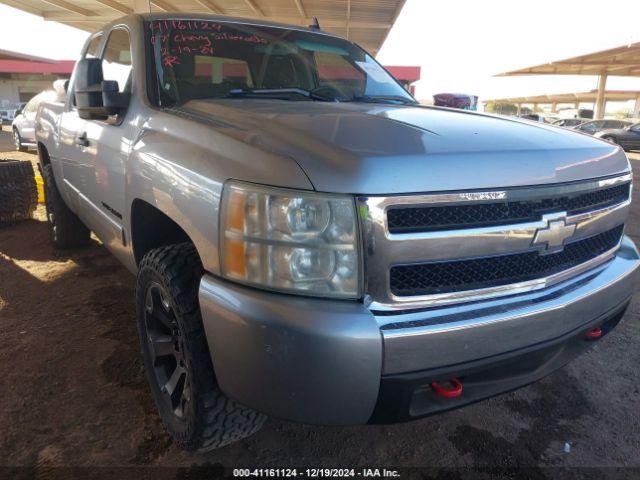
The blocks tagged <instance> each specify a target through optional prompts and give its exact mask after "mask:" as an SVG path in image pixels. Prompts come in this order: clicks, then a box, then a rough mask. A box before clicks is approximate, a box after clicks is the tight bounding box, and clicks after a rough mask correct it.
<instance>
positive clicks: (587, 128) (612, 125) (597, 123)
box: [574, 120, 631, 135]
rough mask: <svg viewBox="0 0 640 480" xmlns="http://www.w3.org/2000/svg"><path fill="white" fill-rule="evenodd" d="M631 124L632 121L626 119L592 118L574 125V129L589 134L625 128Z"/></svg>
mask: <svg viewBox="0 0 640 480" xmlns="http://www.w3.org/2000/svg"><path fill="white" fill-rule="evenodd" d="M629 125H631V122H628V121H626V120H591V121H589V122H584V123H581V124H580V125H578V126H576V127H574V130H578V131H579V132H582V133H587V134H589V135H594V134H595V133H596V132H600V131H602V130H611V129H618V128H624V127H628V126H629Z"/></svg>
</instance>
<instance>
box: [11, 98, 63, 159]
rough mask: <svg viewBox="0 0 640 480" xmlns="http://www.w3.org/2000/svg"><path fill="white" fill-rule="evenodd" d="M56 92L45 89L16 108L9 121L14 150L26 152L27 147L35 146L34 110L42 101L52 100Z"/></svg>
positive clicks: (33, 147)
mask: <svg viewBox="0 0 640 480" xmlns="http://www.w3.org/2000/svg"><path fill="white" fill-rule="evenodd" d="M55 99H56V92H55V91H53V90H47V91H44V92H40V93H39V94H37V95H36V96H34V97H33V98H32V99H31V100H29V101H28V102H27V103H26V104H25V106H24V107H21V108H19V109H18V110H16V116H15V118H14V119H13V121H12V122H11V131H12V133H13V144H14V146H15V148H16V150H18V151H20V152H26V151H27V150H28V149H30V148H32V149H35V148H36V131H35V125H36V112H37V111H38V106H39V105H40V104H41V103H42V102H44V101H54V100H55Z"/></svg>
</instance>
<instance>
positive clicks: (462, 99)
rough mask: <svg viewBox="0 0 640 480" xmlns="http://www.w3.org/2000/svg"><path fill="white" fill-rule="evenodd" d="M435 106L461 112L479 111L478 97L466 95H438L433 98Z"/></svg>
mask: <svg viewBox="0 0 640 480" xmlns="http://www.w3.org/2000/svg"><path fill="white" fill-rule="evenodd" d="M433 104H434V105H436V106H439V107H449V108H458V109H460V110H477V109H478V96H477V95H468V94H466V93H437V94H435V95H434V96H433Z"/></svg>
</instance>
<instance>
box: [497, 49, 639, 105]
mask: <svg viewBox="0 0 640 480" xmlns="http://www.w3.org/2000/svg"><path fill="white" fill-rule="evenodd" d="M516 75H597V76H598V90H597V95H596V118H603V117H604V110H605V92H606V84H607V77H608V76H609V75H616V76H631V77H640V42H636V43H631V44H629V45H625V46H622V47H617V48H611V49H609V50H603V51H600V52H594V53H588V54H586V55H580V56H578V57H573V58H568V59H566V60H558V61H554V62H549V63H545V64H543V65H537V66H535V67H527V68H522V69H520V70H513V71H511V72H505V73H501V74H499V75H497V76H498V77H504V76H516Z"/></svg>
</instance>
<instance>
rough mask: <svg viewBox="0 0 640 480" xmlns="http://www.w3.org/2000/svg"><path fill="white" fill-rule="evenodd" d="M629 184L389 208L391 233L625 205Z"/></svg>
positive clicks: (388, 219)
mask: <svg viewBox="0 0 640 480" xmlns="http://www.w3.org/2000/svg"><path fill="white" fill-rule="evenodd" d="M629 188H630V185H629V184H624V185H616V186H614V187H609V188H604V189H602V190H596V191H593V192H586V193H574V194H572V195H561V196H557V197H547V198H541V199H532V200H525V201H514V202H509V201H500V202H491V203H480V204H471V205H446V206H442V205H440V206H429V207H401V208H397V207H396V208H390V209H389V211H388V212H387V221H388V224H389V232H391V233H407V232H426V231H430V230H455V229H457V228H473V227H486V226H490V225H500V224H501V223H502V224H504V223H518V222H528V221H534V220H536V219H538V218H540V216H541V215H542V214H544V213H548V212H554V211H565V212H567V214H568V215H576V214H578V213H582V212H586V211H589V210H596V209H598V208H604V207H608V206H610V205H616V204H618V203H622V202H624V201H625V200H627V199H628V198H629Z"/></svg>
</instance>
